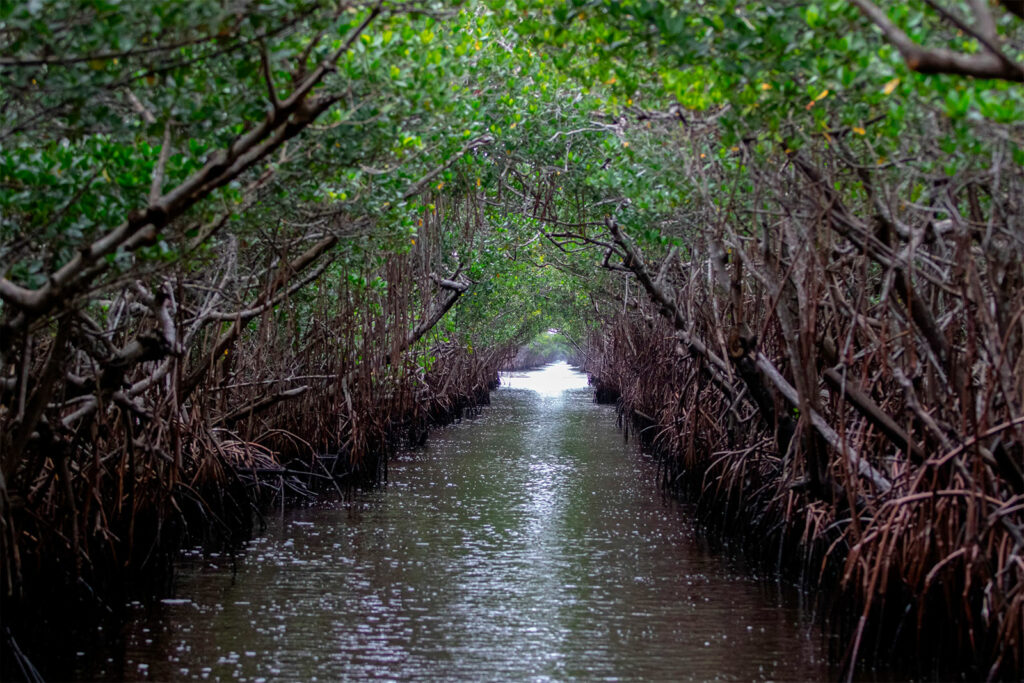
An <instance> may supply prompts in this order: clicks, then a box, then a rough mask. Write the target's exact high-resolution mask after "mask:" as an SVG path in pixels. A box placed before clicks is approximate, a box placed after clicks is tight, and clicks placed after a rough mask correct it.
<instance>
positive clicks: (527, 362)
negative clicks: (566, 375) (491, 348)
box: [502, 328, 576, 370]
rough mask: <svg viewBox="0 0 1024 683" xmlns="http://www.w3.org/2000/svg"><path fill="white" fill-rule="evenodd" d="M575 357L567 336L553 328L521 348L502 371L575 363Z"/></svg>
mask: <svg viewBox="0 0 1024 683" xmlns="http://www.w3.org/2000/svg"><path fill="white" fill-rule="evenodd" d="M575 355H576V354H575V352H574V349H573V348H572V346H570V344H569V342H568V341H567V340H566V338H565V336H564V335H563V334H562V333H561V332H559V331H558V330H557V329H554V328H551V329H549V330H546V331H544V332H541V333H540V334H538V335H537V336H536V337H534V338H533V339H532V340H530V342H529V343H528V344H526V345H525V346H522V347H520V349H519V351H518V352H517V353H516V355H515V357H514V358H513V359H512V360H511V361H509V363H508V364H507V365H506V366H505V367H504V368H502V369H503V370H533V369H536V368H541V367H544V366H546V365H550V364H551V363H558V362H565V363H573V362H574V361H576V358H575Z"/></svg>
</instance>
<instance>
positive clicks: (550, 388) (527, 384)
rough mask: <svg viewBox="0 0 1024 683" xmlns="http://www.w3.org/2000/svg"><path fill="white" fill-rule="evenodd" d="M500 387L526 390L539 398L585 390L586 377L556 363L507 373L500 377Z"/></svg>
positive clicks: (562, 363)
mask: <svg viewBox="0 0 1024 683" xmlns="http://www.w3.org/2000/svg"><path fill="white" fill-rule="evenodd" d="M501 384H502V386H506V387H509V388H510V389H527V390H529V391H535V392H537V393H538V394H540V395H541V396H558V395H560V394H562V393H563V392H565V391H570V390H573V389H586V388H587V376H586V375H585V374H583V373H582V372H579V371H577V370H574V369H573V368H572V366H571V365H569V363H567V362H566V361H557V362H555V363H552V364H551V365H548V366H546V367H544V368H541V369H540V370H533V371H530V372H508V373H502V375H501Z"/></svg>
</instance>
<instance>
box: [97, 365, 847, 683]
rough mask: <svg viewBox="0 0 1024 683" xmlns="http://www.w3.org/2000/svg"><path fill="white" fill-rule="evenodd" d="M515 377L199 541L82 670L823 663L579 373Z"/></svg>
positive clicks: (380, 670) (558, 671)
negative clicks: (717, 545)
mask: <svg viewBox="0 0 1024 683" xmlns="http://www.w3.org/2000/svg"><path fill="white" fill-rule="evenodd" d="M545 373H546V374H545ZM559 378H560V379H559ZM549 380H556V381H555V382H552V381H549ZM559 382H560V384H559ZM504 384H505V386H503V387H502V388H500V389H499V390H498V391H496V392H494V393H493V394H492V401H493V403H492V405H491V406H490V407H488V408H486V409H485V410H484V412H483V415H482V416H481V417H479V418H477V419H475V420H466V421H463V422H462V423H461V424H457V425H454V426H452V427H449V428H445V429H443V430H438V431H436V432H434V433H433V434H431V437H430V441H429V444H428V446H427V447H426V448H425V449H422V450H418V451H410V452H404V453H401V454H399V455H398V457H397V458H395V459H394V460H393V461H392V463H391V466H390V472H389V482H388V483H387V485H386V486H384V487H380V488H377V489H374V490H370V491H363V492H357V493H355V494H353V495H352V496H350V497H349V498H348V499H329V500H323V501H321V502H319V503H317V504H315V505H314V506H312V507H308V508H302V509H295V510H290V511H286V512H285V514H284V515H283V516H282V517H279V518H277V519H275V520H272V521H271V523H270V527H269V528H268V530H267V532H266V533H265V534H264V535H262V536H261V537H259V538H256V539H254V540H252V541H251V542H250V543H249V544H248V546H247V548H246V549H245V550H244V552H242V553H241V554H240V555H239V556H238V557H236V558H229V557H226V556H219V555H213V556H210V555H206V556H203V555H202V554H200V553H198V552H197V553H194V554H193V555H192V556H191V557H189V558H186V561H185V562H183V563H182V566H181V569H180V572H179V579H178V586H177V592H176V594H175V596H174V597H172V598H169V599H166V600H163V601H161V602H159V603H157V604H155V605H152V606H148V607H146V606H143V605H141V604H139V605H135V606H134V607H133V618H132V619H131V620H130V622H129V623H128V624H127V626H126V628H125V632H124V644H123V650H120V649H119V650H118V651H117V652H115V653H112V654H111V655H110V656H109V657H107V659H108V661H106V662H101V664H100V670H99V671H91V672H90V673H91V674H92V675H95V676H97V677H99V678H104V677H108V678H126V679H138V678H153V679H159V680H166V679H185V678H220V679H238V680H251V681H259V680H261V679H266V680H281V679H291V680H294V679H301V680H337V679H341V678H363V677H377V678H387V679H399V680H408V679H463V680H494V679H531V680H544V679H558V680H562V679H570V678H585V679H608V678H618V679H632V680H636V679H657V680H665V679H671V680H715V679H718V680H765V679H775V680H780V679H782V680H809V679H818V680H820V679H825V678H828V677H829V675H830V674H829V669H828V665H827V661H826V657H825V652H824V646H823V642H822V638H821V635H820V633H819V631H818V630H817V629H816V628H815V627H814V626H813V624H812V621H813V620H812V619H811V617H810V615H809V614H808V613H807V612H806V611H805V610H801V609H800V605H799V603H798V596H796V595H795V594H794V593H792V592H787V591H785V590H782V589H779V588H778V587H771V586H769V585H768V584H766V583H765V582H764V581H763V580H759V579H755V578H753V577H751V576H750V575H749V574H747V573H745V572H744V571H742V570H741V569H736V568H734V567H733V568H731V565H730V563H729V562H728V561H727V560H726V559H724V558H722V557H721V556H715V555H711V554H709V553H707V552H706V551H704V550H702V549H701V547H700V544H699V543H698V542H697V540H696V538H695V533H694V531H693V529H692V526H691V525H690V523H689V522H688V521H687V518H686V515H685V510H684V509H681V508H680V506H678V505H677V504H675V503H673V502H672V501H670V500H668V499H666V498H665V497H664V496H663V495H662V493H661V492H660V490H659V487H658V485H657V482H656V473H655V470H654V467H653V466H652V464H651V463H650V461H649V459H647V458H645V457H644V456H642V455H639V454H637V453H636V452H635V451H634V449H633V448H632V446H627V445H625V444H624V443H623V440H622V436H621V435H620V433H619V432H618V431H617V430H616V428H615V419H614V411H613V409H612V408H610V407H608V406H598V405H595V404H594V403H593V402H592V393H591V392H590V391H589V390H587V389H586V379H585V377H584V376H583V375H580V374H579V373H574V372H571V371H570V370H568V368H567V367H566V366H564V365H559V366H554V367H552V368H549V369H548V370H545V371H542V372H538V373H527V374H525V375H521V376H517V377H512V378H506V379H505V381H504ZM565 386H571V387H573V388H569V389H567V390H563V387H565Z"/></svg>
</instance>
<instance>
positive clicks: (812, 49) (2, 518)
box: [0, 0, 1024, 677]
mask: <svg viewBox="0 0 1024 683" xmlns="http://www.w3.org/2000/svg"><path fill="white" fill-rule="evenodd" d="M1022 15H1024V7H1022V4H1021V3H1020V2H1018V1H1016V0H1002V1H1001V2H986V1H985V0H958V1H950V2H936V1H934V0H913V1H912V2H906V3H903V2H900V3H895V2H894V3H874V2H870V1H869V0H851V2H842V1H840V2H825V1H821V2H817V1H812V2H772V3H764V2H756V1H752V0H750V1H748V0H731V1H728V2H720V3H709V2H692V3H685V4H683V6H681V7H680V6H678V3H672V2H668V1H667V0H660V1H659V0H628V1H626V2H610V1H600V0H598V1H592V2H584V1H582V0H570V1H569V2H562V1H558V2H556V1H554V0H519V1H517V2H500V1H490V2H465V3H461V4H458V5H453V4H451V3H440V2H402V3H399V2H394V3H393V2H360V1H359V0H259V1H255V2H249V3H243V4H238V5H236V4H231V3H211V2H206V1H200V0H155V1H153V0H146V1H142V0H125V1H123V2H110V1H109V0H88V1H75V2H72V1H70V0H31V1H30V2H16V3H0V45H2V46H3V49H2V50H0V302H2V303H0V580H2V591H3V605H4V612H5V615H10V614H14V613H16V612H15V611H14V610H16V609H17V608H18V606H19V605H24V604H26V601H28V600H33V599H37V598H38V597H39V596H41V595H43V594H44V592H46V591H49V589H50V588H51V587H52V586H71V587H72V589H71V590H72V592H73V593H74V594H75V595H74V596H72V597H75V598H86V599H92V598H93V597H94V596H96V595H104V594H106V593H108V592H109V591H111V590H113V589H114V588H115V587H117V586H119V585H121V584H122V579H123V577H124V576H125V575H126V574H139V573H141V574H145V573H148V572H152V571H153V569H154V568H155V567H157V566H159V564H160V562H161V559H160V558H161V556H162V553H165V552H170V551H173V548H174V547H175V544H176V543H177V542H179V541H180V539H181V537H182V536H183V534H185V533H186V532H187V531H189V530H191V531H193V532H195V531H196V530H197V529H207V528H210V527H218V528H219V527H223V528H224V529H225V530H226V531H230V530H231V529H235V528H238V527H245V525H246V523H247V522H246V520H249V519H250V518H251V515H250V514H249V509H250V505H252V504H257V503H258V502H259V499H260V498H261V497H262V496H263V494H262V493H261V488H266V486H265V484H266V483H267V477H268V476H270V477H271V481H279V487H280V488H281V489H283V488H284V481H285V474H286V473H291V472H297V471H303V468H304V471H305V472H307V475H308V474H309V473H321V471H323V473H322V476H323V477H324V478H325V479H328V478H329V479H336V478H338V477H345V476H355V475H357V474H359V473H360V472H362V473H368V474H369V475H370V476H372V475H373V473H374V472H376V471H377V470H378V468H379V467H380V466H381V464H382V463H383V462H384V461H385V460H386V457H387V449H388V447H389V444H393V443H394V442H395V441H396V440H397V439H399V438H408V439H412V440H413V441H418V440H421V439H422V438H423V435H424V433H425V429H426V427H427V426H428V425H429V424H431V423H432V422H433V423H436V422H439V421H440V422H443V421H444V420H445V419H450V417H451V416H452V415H453V414H456V413H458V412H459V411H461V410H462V409H464V408H465V407H466V406H467V405H471V404H472V403H474V402H476V401H480V400H484V397H485V396H486V389H487V387H488V386H489V385H491V384H492V382H493V379H494V374H495V370H496V368H497V367H499V366H500V365H501V364H502V363H503V362H505V361H506V360H508V359H509V358H510V357H511V356H512V354H513V353H514V352H515V350H516V349H517V348H518V347H519V346H521V345H522V344H524V343H525V342H527V341H529V340H530V339H533V338H534V337H535V336H536V335H537V334H538V333H541V332H542V331H543V330H546V329H548V328H557V329H558V330H559V331H560V332H561V333H563V334H564V337H565V338H566V339H567V340H571V342H570V343H571V344H572V345H573V346H574V349H575V350H576V351H578V352H579V355H580V357H582V358H583V359H584V362H585V363H586V364H587V367H588V369H589V370H590V371H591V372H592V374H593V376H594V377H595V381H596V382H597V384H598V388H599V389H600V393H601V394H602V395H603V396H605V397H608V396H620V397H621V399H620V400H621V403H620V405H621V407H622V409H623V411H624V414H628V415H629V416H630V417H631V418H636V419H638V420H641V421H644V422H646V423H647V425H646V426H649V427H653V426H656V427H657V429H649V430H646V431H645V433H646V434H649V435H650V434H655V435H656V437H655V443H656V445H657V447H658V448H659V449H660V452H662V453H663V455H664V458H665V462H666V468H667V471H668V472H671V479H672V480H673V481H675V482H676V483H677V484H679V485H681V486H685V487H686V488H687V490H689V491H690V493H691V494H692V495H694V496H696V497H697V498H698V500H699V501H700V504H701V506H702V509H705V510H706V511H707V512H708V514H709V516H710V517H709V518H716V516H717V518H718V519H720V521H721V525H722V526H725V527H728V528H729V529H730V530H732V531H735V532H738V533H748V534H750V538H753V539H757V545H758V546H759V547H760V549H762V550H765V551H766V553H767V554H772V555H773V556H775V557H780V556H781V553H782V552H783V551H786V554H787V555H788V556H789V557H791V558H796V559H794V560H793V561H792V562H791V564H793V565H795V566H797V567H802V568H803V571H804V573H805V575H806V578H807V579H808V580H810V581H818V580H821V581H823V582H824V583H825V585H828V586H833V587H834V586H841V589H842V593H843V595H844V596H846V599H847V602H846V603H845V604H847V605H852V606H854V608H855V609H856V611H857V614H858V615H861V617H862V618H861V619H859V621H857V622H856V623H855V625H854V626H853V629H852V632H851V634H850V639H849V644H850V649H849V651H848V652H847V653H846V654H847V656H848V657H849V658H850V659H855V658H856V657H857V656H858V653H859V654H861V655H863V651H862V648H863V647H864V645H863V643H864V642H865V637H864V636H865V633H870V632H872V629H874V628H876V627H877V628H879V629H881V631H880V632H885V628H888V627H886V626H885V624H889V625H890V626H892V627H893V630H894V631H895V632H897V633H898V635H899V636H900V638H893V639H891V640H890V641H889V642H895V643H899V644H898V645H895V646H893V647H892V649H891V651H889V652H888V654H889V655H895V654H898V651H897V649H898V648H904V647H908V648H915V647H919V646H920V647H924V649H929V647H928V646H932V649H935V648H936V647H937V648H945V650H946V652H948V653H955V656H956V657H958V658H961V659H963V660H966V661H969V662H972V663H973V664H974V666H976V667H978V668H977V672H978V673H979V674H980V675H990V676H993V677H996V676H1013V675H1019V674H1020V672H1021V671H1024V663H1022V662H1024V643H1022V642H1021V641H1022V638H1024V626H1022V624H1024V506H1022V504H1021V503H1022V501H1024V431H1022V430H1024V386H1022V381H1024V379H1022V378H1024V368H1022V367H1021V364H1022V362H1024V357H1022V345H1024V317H1022V313H1024V271H1022V267H1021V263H1022V259H1021V256H1022V251H1024V249H1022V247H1024V241H1022V235H1024V224H1022V223H1024V206H1022V201H1024V199H1022V198H1024V89H1022V86H1021V85H1020V83H1021V82H1022V81H1024V62H1022V59H1024V21H1022V18H1024V16H1022ZM324 454H330V455H331V457H333V458H334V459H333V460H329V461H327V460H325V459H324V458H320V457H318V456H322V455H324ZM325 462H331V463H333V464H332V465H331V467H332V469H330V470H329V471H328V470H327V467H326V465H325ZM339 463H340V464H339ZM246 473H248V474H246ZM264 475H267V476H264ZM247 476H248V477H249V478H248V479H247V478H246V477H247ZM289 476H291V475H290V474H289ZM318 476H319V475H318ZM307 480H308V476H307ZM294 486H296V487H298V486H299V484H298V483H295V484H294ZM282 494H283V491H282ZM780 564H790V563H789V562H787V563H782V562H780ZM62 599H63V598H62ZM892 615H896V616H895V617H893V616H892ZM940 622H941V623H943V624H944V625H945V624H949V626H948V628H942V629H938V630H935V631H934V632H932V631H930V630H929V629H928V626H929V624H934V623H940ZM879 624H882V626H878V625H879ZM4 628H5V634H6V635H5V640H6V641H7V643H8V646H10V644H11V643H14V642H15V639H16V638H17V637H19V634H17V633H15V632H14V631H12V630H11V629H12V628H14V629H15V630H17V624H11V622H10V620H9V619H5V625H4ZM919 634H920V635H919ZM22 640H24V639H22ZM873 642H881V641H878V640H875V641H873ZM947 646H948V647H947ZM871 649H872V650H873V651H874V650H876V649H877V647H876V646H875V645H874V644H872V646H871ZM908 651H910V650H908ZM879 654H886V653H885V652H884V651H879ZM5 661H6V662H7V663H8V664H9V663H10V662H12V661H19V662H21V663H22V664H23V665H24V666H26V667H28V666H29V664H28V663H27V660H25V659H22V658H12V657H5ZM6 665H7V664H5V666H6ZM11 666H13V665H11Z"/></svg>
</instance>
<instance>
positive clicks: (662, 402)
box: [588, 320, 1024, 680]
mask: <svg viewBox="0 0 1024 683" xmlns="http://www.w3.org/2000/svg"><path fill="white" fill-rule="evenodd" d="M664 327H667V326H663V325H662V324H660V323H656V324H653V325H651V324H650V323H649V322H646V321H642V320H632V321H629V320H621V321H619V322H618V324H617V326H613V327H610V328H609V330H607V336H606V337H604V339H603V342H602V343H601V344H592V348H594V349H598V348H600V349H603V350H604V353H603V355H602V354H597V353H595V355H594V356H593V358H594V361H593V362H592V364H591V365H590V366H589V368H588V369H589V371H590V373H591V376H592V380H591V381H592V383H593V384H594V386H595V391H596V396H597V399H598V400H599V401H601V402H606V403H614V404H616V405H617V410H618V414H619V424H620V426H621V428H622V429H623V430H624V431H625V432H626V434H627V435H631V436H633V437H634V438H636V439H638V440H641V441H642V442H643V443H644V445H645V447H646V448H649V449H651V451H652V452H654V453H656V454H657V456H658V458H659V462H660V467H661V470H660V475H659V476H660V479H661V481H662V484H663V485H664V486H665V487H666V488H667V489H668V490H670V491H672V492H673V493H675V494H676V495H678V496H679V497H680V498H681V499H683V500H686V501H689V502H691V503H692V504H693V505H694V509H695V515H696V516H697V519H698V520H699V522H700V523H701V525H703V526H704V527H705V528H706V529H707V531H708V533H709V535H710V536H711V537H713V538H722V539H728V540H729V543H730V547H737V546H738V547H741V548H742V549H743V552H744V553H745V554H746V555H747V556H748V557H751V558H753V559H754V560H755V561H757V562H758V564H759V565H760V566H762V567H764V568H765V569H767V570H768V571H770V572H773V573H776V574H779V575H784V576H787V577H791V578H792V579H793V580H795V581H798V582H799V583H800V584H801V585H804V586H806V587H808V588H810V589H812V590H813V591H814V592H816V593H817V594H818V595H819V596H820V597H819V598H818V599H817V602H818V609H819V610H820V614H821V617H822V619H823V621H824V623H825V625H826V627H827V628H828V629H829V631H830V632H831V633H832V634H833V635H834V636H835V637H836V639H835V641H834V642H835V643H836V647H837V650H836V652H834V653H833V656H834V657H835V659H836V660H837V661H840V662H842V663H843V665H844V666H845V667H846V668H847V669H851V668H856V667H867V669H869V670H870V668H871V667H872V666H873V664H874V663H878V662H881V663H884V665H885V666H886V667H892V670H893V671H902V672H905V673H906V675H908V676H911V677H925V678H936V677H937V678H950V677H965V678H967V679H971V680H973V679H1003V678H1006V679H1013V678H1014V677H1015V676H1016V674H1015V672H1019V671H1021V670H1024V667H1022V661H1021V656H1022V655H1021V647H1020V642H1019V640H1018V638H1019V634H1020V630H1021V628H1022V620H1021V616H1020V615H1021V612H1020V602H1021V587H1020V584H1016V583H1014V582H1013V579H1012V577H1013V571H1012V568H1006V569H1004V570H996V569H995V568H996V567H1002V566H1004V564H1005V561H1006V555H1007V554H1012V547H1013V544H1012V540H1010V538H1009V536H1008V535H1007V529H1008V527H1004V526H1001V525H1000V524H999V520H998V518H997V517H990V518H989V521H988V522H987V523H984V524H981V525H979V526H978V527H976V531H975V532H973V533H974V534H976V535H975V536H974V537H973V540H970V539H966V540H965V539H963V538H958V536H959V535H960V534H962V533H963V532H964V529H962V528H961V527H960V526H959V525H958V526H953V524H954V520H956V519H957V516H958V515H959V514H961V512H962V511H961V510H960V506H961V505H967V506H968V507H970V506H971V505H972V504H971V500H970V496H962V495H960V494H959V493H958V492H957V491H955V490H950V489H948V488H944V487H936V490H934V492H932V493H929V494H921V493H915V492H914V488H913V486H914V482H915V481H920V478H921V476H923V475H922V474H921V473H915V476H916V477H917V478H916V479H914V478H913V477H911V476H909V475H910V473H907V474H904V475H903V476H902V477H900V478H898V479H896V480H895V481H896V483H897V485H898V486H899V489H896V488H894V489H893V490H891V491H889V490H880V489H878V488H875V487H871V486H865V485H863V483H861V484H860V485H857V480H858V479H859V477H858V476H857V473H856V471H855V472H854V473H853V474H852V477H850V478H849V479H847V480H846V484H845V488H842V487H839V486H838V485H837V487H836V489H835V490H834V491H830V492H829V493H828V494H827V495H822V494H821V492H819V491H815V490H814V484H813V481H812V479H811V477H810V475H809V474H808V473H807V472H806V470H804V469H803V468H798V467H796V466H795V462H796V461H795V460H794V457H795V456H794V454H793V453H792V452H787V453H780V452H779V450H778V447H777V445H778V443H779V441H778V439H779V433H780V432H781V431H783V430H785V429H786V428H787V426H786V423H785V420H786V417H785V415H782V416H781V417H779V418H778V421H777V422H776V421H773V422H766V421H765V419H764V417H763V415H759V414H758V411H757V409H756V406H751V405H750V404H749V403H747V404H746V405H745V403H744V401H743V400H742V396H741V395H740V394H739V393H735V392H734V391H731V390H732V387H730V386H729V385H727V384H725V385H723V384H722V380H721V377H718V378H716V377H714V376H713V375H712V373H711V372H710V371H709V369H708V367H707V366H706V365H705V364H704V363H702V362H701V361H700V359H699V357H697V356H696V354H693V355H690V354H686V353H681V352H680V351H679V347H678V346H677V344H676V341H675V339H674V336H673V335H672V334H671V333H670V332H669V333H666V330H665V329H664ZM793 425H795V420H794V421H792V422H791V423H790V426H789V428H790V429H792V428H793ZM860 428H862V427H859V429H860ZM791 438H792V439H793V442H794V445H795V443H796V441H797V440H798V439H799V434H796V435H792V433H791ZM833 467H834V468H835V469H833V470H832V471H833V474H834V475H838V474H839V473H841V472H842V471H843V468H842V467H841V466H840V464H839V463H837V464H835V465H833ZM847 476H850V475H849V473H847ZM922 502H923V503H925V505H924V506H923V507H921V506H920V505H919V503H922ZM943 524H946V525H950V526H949V527H948V528H946V529H943V528H942V527H941V526H940V525H943ZM922 537H923V538H922ZM922 541H924V544H923V543H922ZM1008 542H1009V545H1007V543H1008ZM929 544H930V547H929ZM879 545H880V546H881V548H882V549H883V550H884V552H882V553H881V554H879V553H878V551H877V550H875V548H876V547H877V546H879ZM922 547H924V548H926V549H927V550H926V551H924V550H922ZM964 549H966V550H964ZM967 552H970V553H976V554H977V556H975V557H973V558H971V559H970V561H969V562H964V561H963V556H964V554H965V553H967ZM921 553H924V554H921ZM986 566H990V567H991V569H988V570H983V568H984V567H986ZM993 582H995V583H993ZM997 611H998V612H997ZM851 658H853V659H854V660H855V662H854V663H853V664H851Z"/></svg>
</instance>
